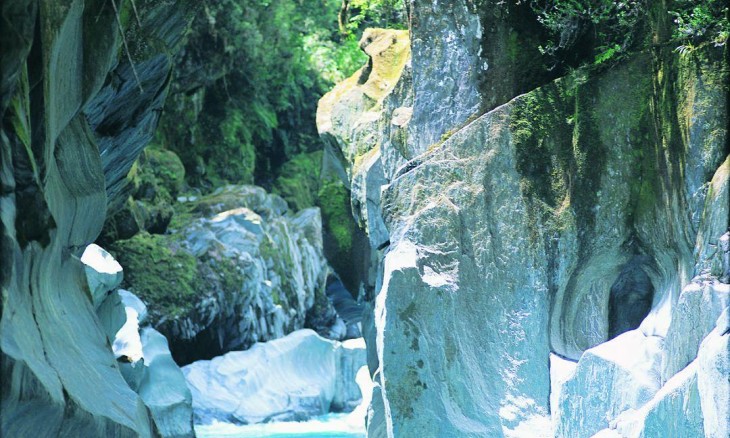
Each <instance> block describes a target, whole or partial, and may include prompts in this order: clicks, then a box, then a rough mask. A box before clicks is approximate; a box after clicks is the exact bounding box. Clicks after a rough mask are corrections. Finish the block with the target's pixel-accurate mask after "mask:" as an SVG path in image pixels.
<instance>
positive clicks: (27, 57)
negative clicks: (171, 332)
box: [0, 0, 189, 437]
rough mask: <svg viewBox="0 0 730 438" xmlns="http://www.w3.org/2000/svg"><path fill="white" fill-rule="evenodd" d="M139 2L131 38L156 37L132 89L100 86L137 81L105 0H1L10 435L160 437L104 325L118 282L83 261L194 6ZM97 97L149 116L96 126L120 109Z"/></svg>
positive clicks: (0, 148) (0, 328) (2, 245)
mask: <svg viewBox="0 0 730 438" xmlns="http://www.w3.org/2000/svg"><path fill="white" fill-rule="evenodd" d="M137 7H138V10H139V13H140V16H142V17H145V18H144V20H143V23H142V24H141V27H139V26H137V24H134V25H131V27H130V29H127V31H128V32H127V36H128V38H130V40H131V39H133V40H134V41H130V43H142V42H143V40H144V38H149V41H146V42H147V43H149V46H148V47H150V48H149V49H148V50H147V51H146V52H145V51H139V52H138V53H136V54H135V55H136V59H135V62H136V63H138V64H139V66H140V68H139V69H138V71H137V73H138V76H139V79H140V81H141V82H142V83H143V84H145V85H146V86H147V88H146V91H145V92H144V93H140V92H139V90H137V91H136V92H129V93H127V95H126V97H124V98H122V97H121V95H119V94H113V93H112V94H108V93H106V92H105V91H102V89H108V88H110V87H111V88H118V87H120V86H122V85H120V84H130V81H132V82H131V83H132V84H133V83H134V82H133V81H134V80H133V79H132V76H133V75H132V74H131V70H130V66H129V64H128V63H127V62H126V61H123V60H120V56H119V55H120V53H123V52H122V51H121V47H120V46H121V39H120V37H119V35H120V30H119V28H118V25H117V22H116V17H115V13H114V11H113V9H112V8H110V7H108V4H107V2H104V1H92V0H87V1H83V0H68V1H58V2H28V1H15V0H9V1H5V2H3V5H2V15H3V22H4V23H12V24H9V26H11V27H12V29H10V28H8V29H6V28H5V26H4V27H3V43H2V45H1V46H0V52H1V53H0V58H2V60H3V61H2V67H1V68H0V75H1V76H0V117H2V122H3V123H2V124H1V125H0V126H1V127H0V154H1V155H0V163H1V164H0V288H1V290H2V307H1V308H0V309H1V310H0V312H1V314H2V316H1V319H0V333H1V335H0V350H1V352H0V357H1V358H2V371H0V373H1V376H0V380H1V381H2V391H1V400H0V403H1V406H0V410H1V411H2V418H1V419H0V433H1V434H2V435H3V436H109V437H117V436H152V435H155V432H154V426H153V420H151V418H150V415H149V411H148V409H147V407H145V404H144V402H143V400H142V399H141V398H140V397H139V396H138V395H137V394H136V393H135V392H134V391H132V389H131V388H130V387H129V386H128V385H127V383H126V382H125V380H124V379H123V377H122V374H121V373H120V369H119V367H118V366H117V363H116V361H115V360H114V356H113V354H112V351H111V349H110V348H109V343H108V332H107V329H108V328H111V325H114V324H111V325H110V326H109V327H103V325H102V323H101V321H100V319H99V317H98V316H97V313H96V308H95V307H96V306H97V305H99V304H100V301H99V298H100V295H99V294H98V292H100V291H101V290H103V289H105V288H108V287H109V286H110V284H106V285H102V283H103V282H104V281H106V280H101V282H97V281H96V280H93V281H92V283H94V284H97V285H99V286H100V288H101V289H97V288H96V287H94V286H91V285H90V284H89V283H88V282H87V281H88V280H87V276H86V275H85V274H86V273H85V269H86V268H85V265H84V264H83V263H82V262H81V260H80V257H81V256H82V251H83V250H84V248H86V247H87V245H88V244H89V243H91V242H93V241H94V240H95V239H96V237H97V236H98V234H99V231H100V229H101V224H102V223H103V221H104V218H105V212H106V211H107V207H108V206H109V205H110V204H112V203H113V202H114V199H115V196H116V193H117V188H116V187H117V185H116V183H115V181H117V179H118V178H117V177H118V176H119V175H124V174H126V173H127V171H128V169H129V166H131V163H132V162H133V161H134V159H135V158H136V155H137V153H138V152H139V150H141V148H142V147H143V146H144V143H145V142H146V139H148V138H149V136H150V135H151V133H152V132H151V131H152V128H153V127H154V120H155V118H156V114H155V111H154V108H153V107H154V105H152V106H150V104H151V103H152V102H156V103H157V104H161V102H162V100H163V99H164V95H165V92H164V88H165V85H166V84H165V82H166V81H165V80H164V79H163V80H158V79H157V78H160V77H162V78H167V77H169V70H170V65H171V64H170V57H171V56H172V55H173V54H174V52H175V50H176V46H177V42H178V40H179V38H180V37H181V34H182V31H183V29H184V28H185V26H186V19H185V14H186V13H187V11H188V7H189V4H188V3H187V2H185V1H179V2H137ZM131 21H133V20H130V22H131ZM132 28H134V29H132ZM16 31H17V32H16ZM153 40H154V41H153ZM129 88H134V87H129ZM102 96H103V97H102ZM99 99H105V100H106V102H107V104H108V105H107V106H108V108H116V110H117V111H119V112H122V113H126V114H131V113H134V115H135V117H137V118H140V119H146V120H147V121H148V123H142V124H138V123H136V122H132V121H131V120H125V122H130V123H119V124H113V125H114V126H113V127H112V126H110V125H102V124H98V123H97V121H100V120H102V119H104V120H111V119H110V118H108V117H106V116H99V117H97V116H98V113H97V111H96V109H97V102H98V101H99ZM125 118H126V116H125ZM117 120H118V121H119V119H117ZM135 120H136V119H135ZM120 122H121V121H120ZM102 126H104V128H102ZM102 137H103V138H105V139H106V141H105V142H103V141H101V140H100V138H102ZM102 143H103V144H104V145H103V146H102ZM114 157H117V158H121V157H124V159H121V160H116V159H115V158H114ZM97 280H100V278H98V279H97ZM90 286H91V287H94V290H91V289H90ZM92 293H93V295H92Z"/></svg>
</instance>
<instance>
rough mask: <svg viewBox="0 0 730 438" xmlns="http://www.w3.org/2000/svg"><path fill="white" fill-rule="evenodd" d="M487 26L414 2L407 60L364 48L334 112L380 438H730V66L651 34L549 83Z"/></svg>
mask: <svg viewBox="0 0 730 438" xmlns="http://www.w3.org/2000/svg"><path fill="white" fill-rule="evenodd" d="M477 3H479V2H477ZM481 3H485V2H481ZM481 3H480V4H481ZM486 3H490V2H486ZM495 3H496V2H495ZM502 3H503V2H502ZM490 4H491V3H490ZM481 6H482V8H476V9H475V8H473V2H467V1H456V2H449V3H448V5H447V4H446V2H440V1H434V2H419V1H414V2H411V3H410V9H411V10H410V15H411V23H410V25H411V29H410V42H408V43H406V42H405V41H404V40H405V39H406V38H408V37H409V35H407V34H405V33H404V32H397V31H385V30H371V31H370V32H368V33H366V34H365V35H364V36H363V39H362V40H361V47H362V48H363V49H364V51H365V52H366V53H367V54H368V55H369V57H370V60H369V62H368V65H367V66H365V67H363V69H362V70H361V71H359V72H358V73H356V74H355V75H354V76H353V77H352V78H350V79H349V80H347V81H345V82H343V83H341V84H339V85H338V86H336V87H335V88H334V90H332V91H331V92H330V93H329V94H328V95H326V96H325V97H323V98H322V100H321V101H320V106H319V109H318V117H317V121H318V127H319V129H320V134H321V135H322V137H323V139H324V140H325V142H326V150H325V160H326V163H325V168H327V167H329V168H330V169H331V172H332V174H336V175H339V176H340V178H342V179H343V181H344V184H345V185H346V186H347V187H348V188H349V189H350V191H351V203H352V209H353V214H354V216H355V218H356V220H357V221H358V223H359V225H360V226H361V227H362V228H363V229H364V230H365V231H366V232H367V234H368V237H369V240H370V244H371V248H370V251H371V255H370V260H371V262H370V275H368V276H367V277H365V278H362V279H361V282H362V286H363V288H364V289H365V290H367V291H368V296H369V298H370V299H371V307H370V309H369V311H368V312H367V313H366V315H365V321H366V322H367V321H369V322H370V323H369V324H367V323H366V326H365V327H364V329H363V330H364V334H365V338H366V341H367V343H368V365H369V367H370V372H371V375H372V377H373V380H374V383H375V387H374V392H373V402H372V405H371V412H370V417H369V418H370V421H369V424H368V431H369V436H475V437H476V436H490V437H498V436H508V437H510V436H514V437H525V436H552V435H553V433H555V434H556V436H561V437H587V436H591V435H593V434H596V433H599V432H600V433H602V434H605V436H660V435H661V433H660V432H661V431H663V430H678V431H680V432H681V433H685V432H686V434H688V435H687V436H690V435H691V436H702V435H703V434H704V435H705V436H713V437H714V436H723V435H722V434H723V433H726V430H727V424H730V418H728V412H727V409H726V408H724V406H727V405H728V403H729V402H730V400H729V399H728V395H727V394H728V392H729V391H728V389H729V388H730V384H728V383H727V379H724V380H723V379H719V380H718V383H717V387H716V388H713V389H712V390H709V389H707V387H703V385H706V384H707V383H704V384H703V383H702V382H707V381H708V379H709V378H710V377H709V376H717V375H718V373H720V374H721V373H722V372H723V371H721V370H726V369H727V368H726V365H727V363H728V355H729V353H728V351H727V349H726V348H725V349H723V347H722V345H727V333H726V332H725V333H724V334H722V333H723V329H722V328H720V329H717V328H715V327H716V325H719V326H723V324H725V322H724V321H725V320H723V319H722V318H721V319H720V321H719V322H718V317H720V315H721V313H722V312H723V310H724V309H726V308H727V306H728V299H729V296H728V293H729V292H730V290H728V285H727V282H728V277H727V271H728V269H729V268H730V266H728V252H727V251H728V249H729V248H728V244H727V239H728V236H730V234H726V232H727V231H728V225H730V215H729V213H728V208H729V205H730V195H729V194H728V185H729V182H728V179H729V178H730V176H729V175H730V173H729V172H728V170H729V168H728V166H730V158H729V157H728V134H727V129H728V128H727V120H728V60H727V56H728V54H727V48H726V47H713V46H711V45H706V46H704V47H702V48H699V49H696V50H694V51H691V52H685V53H678V52H677V51H673V47H671V46H670V45H669V44H667V43H666V42H665V41H663V40H662V35H664V33H666V32H665V30H664V29H663V26H665V25H666V23H665V22H664V21H662V20H661V19H656V20H654V21H651V23H650V24H651V26H649V27H650V29H649V30H648V31H647V32H648V34H647V35H648V36H647V40H651V38H654V40H653V41H655V42H656V41H659V42H660V43H658V44H653V45H652V44H649V43H647V44H645V45H643V46H641V47H638V48H637V49H636V50H634V51H632V52H631V53H630V54H627V55H626V56H624V57H622V58H621V59H620V60H618V61H616V62H613V63H611V64H610V65H608V66H606V65H598V66H585V67H581V68H578V69H575V70H572V71H569V72H567V73H566V74H564V75H561V77H559V78H555V77H554V74H551V73H550V72H548V73H546V72H545V71H544V70H542V66H540V65H539V63H536V62H531V59H532V58H531V56H530V55H529V53H531V52H530V51H531V50H534V49H535V48H536V47H537V46H538V45H539V43H540V41H539V38H540V37H539V35H529V34H527V33H525V32H524V31H523V29H524V28H523V27H521V26H523V25H522V24H521V22H522V21H523V20H527V19H528V18H525V17H524V16H520V15H519V13H518V12H519V11H510V14H508V15H505V16H498V15H499V14H497V12H494V13H490V12H485V11H486V10H487V9H485V7H484V6H485V5H483V4H481ZM492 6H493V8H494V9H493V11H496V9H497V8H498V6H497V5H496V4H494V5H492ZM660 12H662V13H663V14H664V15H666V11H660ZM664 15H662V16H664ZM515 44H517V47H519V48H521V49H520V50H524V52H523V53H520V54H519V56H518V55H516V54H514V53H512V55H510V53H511V52H510V48H511V47H512V46H513V45H515ZM383 70H386V71H388V72H389V73H390V74H382V73H378V72H379V71H383ZM723 327H724V326H723ZM703 339H704V341H703ZM723 342H724V344H723ZM698 351H699V353H698ZM551 353H553V356H554V357H562V358H563V359H567V360H568V361H573V362H574V361H577V365H576V366H575V370H574V371H568V372H566V373H562V372H560V371H561V370H560V369H559V367H557V366H556V367H554V369H551V366H550V364H551V363H553V362H555V363H557V362H556V361H555V360H551V359H550V357H551ZM556 355H557V356H556ZM703 357H705V359H703ZM710 357H711V359H710ZM569 368H570V367H569ZM551 381H552V382H553V393H554V395H556V397H553V403H551V402H550V400H551V397H550V396H551ZM703 388H705V389H703ZM558 391H559V394H558ZM677 397H685V400H687V402H686V403H680V402H678V401H677ZM698 398H699V400H698ZM718 406H721V407H718ZM551 418H552V420H551ZM662 418H676V419H677V420H676V424H673V425H669V424H661V421H662V420H660V419H662ZM657 433H660V435H656V434H657ZM680 435H681V434H680Z"/></svg>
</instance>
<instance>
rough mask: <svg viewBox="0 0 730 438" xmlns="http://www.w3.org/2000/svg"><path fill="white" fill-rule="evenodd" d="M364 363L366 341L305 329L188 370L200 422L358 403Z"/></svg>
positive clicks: (298, 415)
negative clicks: (338, 338)
mask: <svg viewBox="0 0 730 438" xmlns="http://www.w3.org/2000/svg"><path fill="white" fill-rule="evenodd" d="M364 364H365V352H364V346H363V345H362V343H361V342H357V341H351V342H349V343H348V344H347V345H342V344H340V343H339V342H337V341H330V340H327V339H324V338H322V337H320V336H319V335H317V334H316V333H315V332H314V331H312V330H308V329H305V330H298V331H295V332H293V333H291V334H289V335H287V336H285V337H283V338H280V339H276V340H273V341H269V342H266V343H257V344H255V345H254V346H253V347H251V348H250V349H248V350H246V351H233V352H230V353H227V354H225V355H223V356H219V357H216V358H214V359H212V360H209V361H197V362H194V363H192V364H190V365H187V366H185V367H183V373H184V374H185V378H186V379H187V382H188V385H189V386H190V389H191V391H192V395H193V407H194V409H195V416H196V421H197V422H200V423H206V422H210V421H212V420H214V419H218V420H223V421H234V422H240V423H260V422H265V421H272V420H277V421H282V420H301V419H306V418H308V417H310V416H315V415H321V414H325V413H327V412H329V410H330V407H331V406H332V403H333V401H335V400H337V401H338V402H340V403H341V404H343V405H345V406H346V405H352V406H353V407H354V405H355V404H356V403H357V402H359V400H360V397H361V394H360V390H359V389H357V394H355V392H354V391H353V390H352V388H351V386H353V385H354V388H357V385H356V382H355V379H354V377H355V374H356V373H357V370H359V369H360V368H361V367H362V366H363V365H364ZM344 378H347V379H350V378H351V379H352V382H343V381H342V380H340V379H344ZM338 381H339V383H338ZM355 397H356V398H355Z"/></svg>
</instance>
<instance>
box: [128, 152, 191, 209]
mask: <svg viewBox="0 0 730 438" xmlns="http://www.w3.org/2000/svg"><path fill="white" fill-rule="evenodd" d="M139 167H140V172H139V177H140V178H142V179H147V180H154V181H153V183H154V184H155V185H157V186H158V187H160V188H162V189H164V190H165V191H167V192H168V193H169V194H170V196H172V197H175V196H177V195H178V193H180V191H181V190H182V188H183V183H184V182H185V167H184V166H183V164H182V161H180V158H179V157H178V156H177V154H175V153H174V152H172V151H169V150H165V149H161V148H154V147H153V148H147V149H146V150H145V151H144V153H143V154H142V156H140V159H139Z"/></svg>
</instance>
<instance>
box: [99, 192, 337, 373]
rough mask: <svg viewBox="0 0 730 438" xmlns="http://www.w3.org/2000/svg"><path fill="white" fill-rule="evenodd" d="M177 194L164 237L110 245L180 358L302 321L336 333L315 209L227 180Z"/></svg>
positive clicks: (234, 346) (244, 343)
mask: <svg viewBox="0 0 730 438" xmlns="http://www.w3.org/2000/svg"><path fill="white" fill-rule="evenodd" d="M181 199H182V200H183V201H185V202H184V203H183V205H182V207H181V208H180V209H181V211H180V212H178V215H179V216H181V218H182V219H179V220H177V221H176V222H174V223H173V225H174V226H175V227H176V228H175V229H174V230H171V233H170V234H167V235H147V234H140V235H137V236H135V237H133V238H132V239H130V240H126V241H119V242H115V243H114V245H112V246H111V247H110V250H111V251H112V252H113V253H114V254H115V255H116V256H117V257H118V259H119V260H120V262H121V263H122V264H123V265H125V266H128V267H129V270H128V274H127V276H126V280H125V283H124V284H125V285H126V286H127V287H128V288H130V290H131V291H132V292H134V293H136V294H138V295H139V296H140V297H141V298H142V299H144V300H145V301H146V302H147V303H148V304H149V306H150V307H149V308H150V319H151V324H152V325H153V326H154V327H156V328H157V329H158V330H160V331H161V332H162V333H164V334H165V335H166V336H167V337H168V339H169V340H170V345H171V349H172V352H173V355H174V356H175V358H176V359H177V360H178V362H179V363H181V364H186V363H190V362H192V361H195V360H199V359H209V358H212V357H214V356H217V355H221V354H223V353H226V352H228V351H232V350H241V349H245V348H248V347H249V346H251V345H253V344H254V343H256V342H259V341H262V342H263V341H267V340H271V339H277V338H280V337H282V336H284V335H286V334H287V333H290V332H292V331H294V330H298V329H301V328H303V327H304V326H305V324H306V323H311V322H315V323H316V324H317V325H316V326H314V327H312V328H315V329H317V330H318V331H319V332H320V333H321V334H323V335H325V336H328V337H334V338H337V339H341V338H342V337H343V336H344V335H345V330H344V324H343V323H342V322H341V321H340V323H339V324H340V325H341V327H340V328H338V327H335V326H336V325H337V322H338V318H337V315H336V313H335V311H334V309H333V308H332V305H331V304H330V302H329V301H328V299H327V295H326V291H325V286H326V280H327V275H328V273H329V268H328V265H327V261H326V259H325V258H324V255H323V250H322V221H321V218H320V213H319V209H317V208H309V209H304V210H301V211H299V212H296V213H294V212H291V211H290V210H289V209H288V207H287V204H286V202H284V200H283V199H281V198H280V197H278V196H276V195H272V194H268V193H266V192H265V191H264V190H263V189H262V188H260V187H254V186H227V187H223V188H220V189H218V190H216V191H214V192H213V193H212V194H210V195H207V196H204V197H200V198H195V199H194V200H193V199H192V198H190V199H188V198H181Z"/></svg>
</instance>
